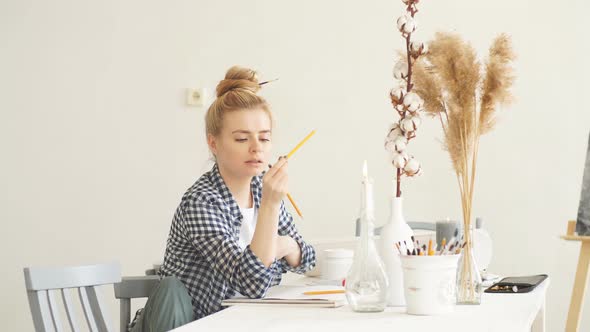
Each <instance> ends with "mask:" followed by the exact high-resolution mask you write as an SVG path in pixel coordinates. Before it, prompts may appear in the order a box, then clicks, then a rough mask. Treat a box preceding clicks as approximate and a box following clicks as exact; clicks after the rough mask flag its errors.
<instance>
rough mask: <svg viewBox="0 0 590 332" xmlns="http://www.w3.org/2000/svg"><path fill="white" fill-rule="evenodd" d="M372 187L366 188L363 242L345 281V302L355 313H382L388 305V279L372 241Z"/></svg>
mask: <svg viewBox="0 0 590 332" xmlns="http://www.w3.org/2000/svg"><path fill="white" fill-rule="evenodd" d="M371 185H372V184H371V183H366V184H365V185H364V186H363V189H364V190H363V195H362V198H363V199H362V202H363V203H362V207H361V232H360V242H359V244H358V246H357V248H356V250H355V252H354V258H353V262H352V267H351V268H350V271H349V272H348V275H347V277H346V299H347V300H348V303H349V304H350V306H351V308H352V310H353V311H356V312H380V311H383V310H384V309H385V306H386V304H387V286H388V281H387V275H386V273H385V267H384V266H383V262H382V261H381V258H380V257H379V253H378V252H377V248H376V246H375V241H374V239H373V233H374V229H375V223H374V221H375V220H374V219H375V218H374V213H373V208H372V206H373V202H372V186H371Z"/></svg>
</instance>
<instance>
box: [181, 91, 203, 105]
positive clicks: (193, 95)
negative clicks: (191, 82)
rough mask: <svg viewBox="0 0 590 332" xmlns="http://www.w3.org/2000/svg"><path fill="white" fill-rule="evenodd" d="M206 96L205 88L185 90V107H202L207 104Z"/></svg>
mask: <svg viewBox="0 0 590 332" xmlns="http://www.w3.org/2000/svg"><path fill="white" fill-rule="evenodd" d="M207 94H208V93H207V89H205V88H196V89H190V88H189V89H186V105H187V106H204V105H205V103H206V102H207V97H208V96H207Z"/></svg>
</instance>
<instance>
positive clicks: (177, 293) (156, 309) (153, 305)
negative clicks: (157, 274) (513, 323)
mask: <svg viewBox="0 0 590 332" xmlns="http://www.w3.org/2000/svg"><path fill="white" fill-rule="evenodd" d="M193 320H194V314H193V306H192V303H191V297H190V295H189V294H188V291H187V290H186V288H185V287H184V285H183V284H182V282H181V281H180V280H178V279H177V278H176V277H165V278H163V279H162V280H161V281H160V284H159V285H158V287H156V289H155V290H154V291H153V293H152V294H151V295H150V296H149V298H148V300H147V302H146V304H145V307H144V308H143V311H142V312H141V315H140V316H139V317H138V318H137V321H136V324H135V326H134V327H133V328H132V329H131V331H132V332H163V331H170V330H172V329H175V328H177V327H179V326H182V325H184V324H187V323H190V322H192V321H193Z"/></svg>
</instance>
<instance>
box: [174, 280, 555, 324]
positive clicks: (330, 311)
mask: <svg viewBox="0 0 590 332" xmlns="http://www.w3.org/2000/svg"><path fill="white" fill-rule="evenodd" d="M314 279H316V278H309V277H305V278H299V279H291V280H290V281H287V283H288V284H300V285H301V284H306V283H309V282H310V280H314ZM549 282H550V280H549V278H547V279H546V280H545V281H544V282H543V283H542V284H540V285H539V286H537V288H535V289H534V290H533V291H532V292H530V293H521V294H490V293H484V294H483V297H482V304H481V305H458V306H455V311H454V312H452V313H449V314H444V315H439V316H413V315H408V314H406V313H405V308H404V307H388V308H386V309H385V311H384V312H380V313H356V312H353V311H352V310H351V309H350V307H349V306H348V305H346V306H343V307H340V308H302V307H285V306H269V305H265V306H233V307H229V308H227V309H225V310H222V311H220V312H218V313H215V314H213V315H210V316H208V317H205V318H202V319H200V320H197V321H194V322H192V323H190V324H187V325H184V326H182V327H180V328H178V329H176V330H174V331H177V332H189V331H232V332H235V331H240V332H242V331H257V332H262V331H275V332H276V331H281V332H284V331H297V332H300V331H302V330H303V331H304V332H312V331H338V332H340V331H355V332H361V331H362V332H364V331H370V332H375V331H392V328H395V330H397V331H403V330H401V329H404V328H406V329H407V330H406V331H453V332H462V331H470V332H471V331H502V332H504V331H531V326H532V324H533V321H534V320H535V318H536V317H537V315H538V314H539V313H540V312H541V311H542V310H544V305H545V296H546V293H547V288H548V286H549Z"/></svg>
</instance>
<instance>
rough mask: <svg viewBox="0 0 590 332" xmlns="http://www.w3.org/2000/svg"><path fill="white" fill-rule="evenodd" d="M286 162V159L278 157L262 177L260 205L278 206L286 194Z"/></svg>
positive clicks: (287, 181) (287, 179)
mask: <svg viewBox="0 0 590 332" xmlns="http://www.w3.org/2000/svg"><path fill="white" fill-rule="evenodd" d="M287 165H288V161H287V158H286V157H279V160H278V161H277V163H276V164H274V166H272V167H271V168H270V169H269V170H268V172H266V174H264V176H263V177H262V203H261V204H264V203H265V202H267V204H270V205H271V206H278V205H280V204H281V201H282V200H283V198H284V197H285V195H286V194H287V192H288V185H289V174H287Z"/></svg>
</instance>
